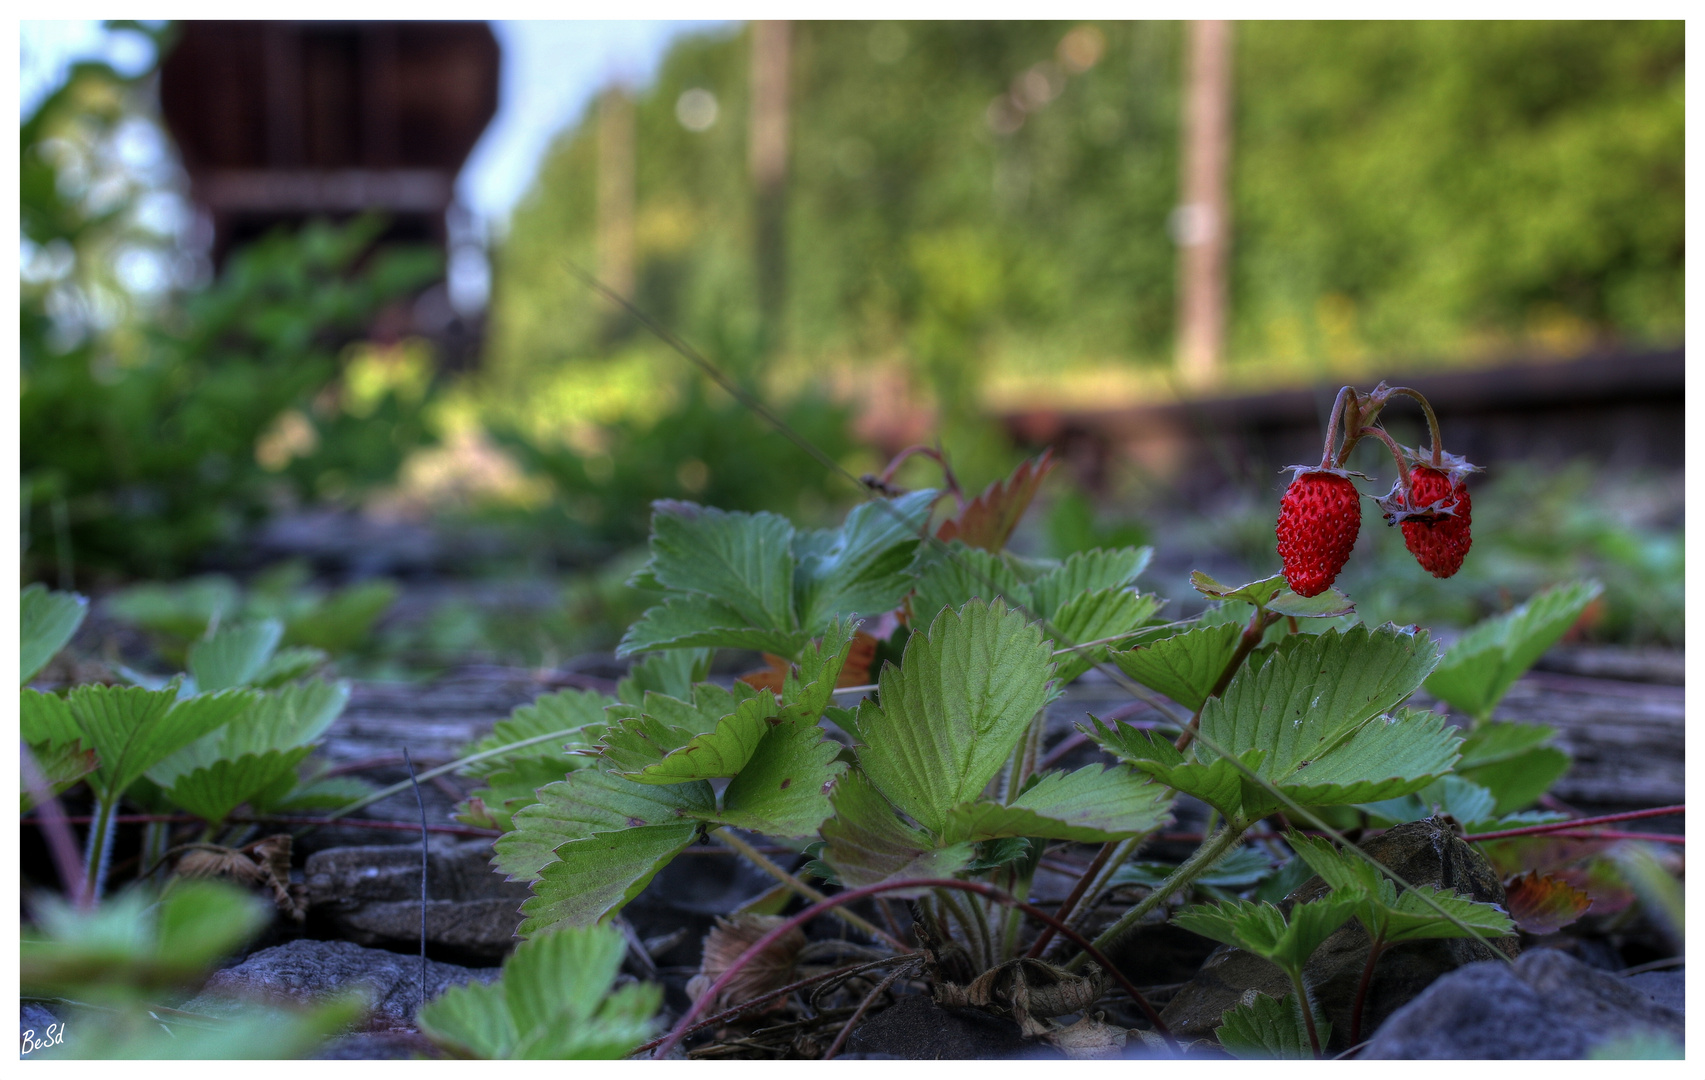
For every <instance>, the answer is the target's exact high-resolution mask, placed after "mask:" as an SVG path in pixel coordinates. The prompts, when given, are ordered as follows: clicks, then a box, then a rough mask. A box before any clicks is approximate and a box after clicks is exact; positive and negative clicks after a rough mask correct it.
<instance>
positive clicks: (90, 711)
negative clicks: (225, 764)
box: [67, 685, 257, 801]
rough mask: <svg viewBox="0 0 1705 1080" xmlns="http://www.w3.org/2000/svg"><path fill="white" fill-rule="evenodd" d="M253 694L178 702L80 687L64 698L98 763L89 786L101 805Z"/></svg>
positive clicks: (160, 695)
mask: <svg viewBox="0 0 1705 1080" xmlns="http://www.w3.org/2000/svg"><path fill="white" fill-rule="evenodd" d="M256 696H257V695H256V693H255V691H252V690H222V691H220V692H219V693H216V694H200V695H197V696H195V697H191V698H185V699H184V700H182V701H179V700H178V691H177V687H176V686H175V685H173V686H168V687H167V688H166V689H164V690H143V689H141V688H139V687H129V686H92V685H91V686H79V687H76V688H75V689H73V690H72V691H71V692H70V694H68V695H67V701H68V703H69V704H70V706H71V714H72V716H73V717H75V718H76V720H77V724H78V726H79V727H81V728H82V729H83V731H84V733H85V734H86V735H87V736H88V739H89V741H90V742H91V743H93V745H94V749H95V753H96V754H97V755H98V756H99V758H100V761H101V766H100V768H99V769H98V770H97V771H96V772H95V773H94V774H93V775H92V776H91V778H90V786H91V787H93V788H94V789H95V791H96V794H97V796H98V797H99V798H100V799H101V800H102V801H110V800H112V799H115V798H117V797H118V796H119V795H121V794H123V793H124V791H125V789H126V788H128V787H129V786H130V785H131V784H132V783H134V782H135V781H136V780H137V779H138V778H139V777H141V776H142V774H143V773H145V772H147V771H148V770H149V769H151V768H153V767H154V766H155V765H157V764H158V763H159V762H161V761H162V760H164V759H165V758H167V757H169V756H170V755H171V754H173V753H174V752H176V751H178V750H180V749H182V748H183V747H185V746H187V745H189V744H190V743H192V742H194V741H195V740H197V739H199V738H201V737H202V736H203V735H206V734H207V733H208V732H210V731H213V730H215V729H216V728H219V727H220V726H222V725H224V724H227V723H229V722H230V721H231V720H232V719H234V718H235V717H237V716H238V715H240V714H241V713H242V712H243V710H245V709H247V708H248V707H250V706H251V705H252V704H253V703H254V700H255V697H256Z"/></svg>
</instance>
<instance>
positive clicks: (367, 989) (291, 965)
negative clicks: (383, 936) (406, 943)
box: [183, 940, 499, 1031]
mask: <svg viewBox="0 0 1705 1080" xmlns="http://www.w3.org/2000/svg"><path fill="white" fill-rule="evenodd" d="M498 973H499V972H498V969H497V968H465V967H457V966H456V965H454V964H441V963H439V962H438V961H436V960H428V961H427V962H426V998H427V1000H429V1001H430V1000H431V999H433V998H435V997H437V996H438V995H440V994H442V993H443V992H444V991H445V990H448V989H449V988H450V987H452V986H461V985H462V984H463V983H467V982H473V981H478V982H491V981H492V980H494V979H496V978H497V976H498ZM420 981H421V971H420V957H419V956H408V955H404V954H402V953H394V952H386V951H384V950H383V949H366V948H362V947H361V946H360V945H355V944H352V943H350V942H347V941H309V940H300V941H292V942H290V943H289V944H287V945H279V946H277V947H275V948H271V949H262V950H261V951H260V952H257V953H254V954H253V955H251V956H250V957H249V958H248V959H246V960H244V961H243V962H242V963H240V964H238V965H237V966H235V967H229V968H225V969H224V970H222V971H216V972H214V973H213V977H212V978H211V979H209V980H208V981H207V985H205V986H204V987H202V990H201V993H200V994H199V995H198V996H197V997H195V998H194V999H193V1000H191V1001H190V1002H189V1003H187V1004H185V1005H184V1006H183V1009H184V1010H185V1011H186V1012H193V1013H206V1014H208V1015H211V1016H227V1015H231V1014H232V1013H234V1012H236V1011H237V1010H238V1009H240V1008H241V1007H242V1005H244V1004H246V1003H251V1002H260V1003H263V1004H272V1005H298V1006H301V1005H308V1004H312V1003H317V1002H322V1001H325V1000H327V999H328V998H331V997H333V996H335V995H338V994H344V993H349V992H351V991H355V992H358V993H360V995H361V997H362V998H363V1001H364V1004H365V1014H366V1018H365V1020H364V1021H363V1022H362V1024H361V1028H362V1030H367V1031H384V1030H389V1029H394V1028H406V1027H409V1026H410V1025H412V1024H413V1023H414V1013H415V1009H416V1008H417V1007H418V1006H419V1004H420V998H421V993H420Z"/></svg>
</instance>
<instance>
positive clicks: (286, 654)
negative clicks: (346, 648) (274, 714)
mask: <svg viewBox="0 0 1705 1080" xmlns="http://www.w3.org/2000/svg"><path fill="white" fill-rule="evenodd" d="M328 659H330V657H329V656H328V655H327V654H326V651H325V650H324V649H316V648H313V647H311V646H308V645H299V646H296V647H294V648H289V649H279V650H278V651H277V652H275V653H273V654H272V659H270V660H268V661H267V662H266V663H265V664H262V665H261V669H260V670H259V671H257V672H255V674H254V677H253V678H251V679H250V680H249V685H251V686H255V687H258V688H260V689H262V690H267V689H271V688H273V687H277V686H283V685H284V684H285V683H288V682H292V681H294V680H296V679H300V678H302V677H303V676H304V675H307V674H308V673H309V672H311V671H313V670H314V669H315V668H317V667H319V666H320V665H322V664H324V663H325V662H326V661H327V660H328Z"/></svg>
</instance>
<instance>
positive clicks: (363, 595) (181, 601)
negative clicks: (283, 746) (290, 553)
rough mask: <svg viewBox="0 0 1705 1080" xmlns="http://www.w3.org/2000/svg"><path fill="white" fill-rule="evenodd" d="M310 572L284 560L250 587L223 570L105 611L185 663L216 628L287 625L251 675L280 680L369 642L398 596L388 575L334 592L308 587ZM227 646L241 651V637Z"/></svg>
mask: <svg viewBox="0 0 1705 1080" xmlns="http://www.w3.org/2000/svg"><path fill="white" fill-rule="evenodd" d="M306 572H307V568H306V567H304V566H301V565H300V564H295V563H284V564H281V565H280V566H278V567H275V568H274V569H273V570H272V571H269V572H268V573H267V574H266V575H263V576H262V577H260V578H257V579H256V581H255V582H254V584H253V585H252V586H251V587H250V588H249V589H248V590H247V591H244V590H242V589H240V588H239V587H238V586H237V584H236V582H234V581H232V580H231V579H230V578H228V577H225V576H223V575H220V574H209V575H206V576H204V577H198V578H190V579H188V580H185V581H180V582H174V583H172V584H157V583H146V584H141V585H134V586H132V587H130V588H128V589H124V590H121V591H119V592H118V593H116V594H114V595H113V596H112V597H111V598H109V599H108V600H107V601H106V609H107V611H109V612H110V613H111V614H112V615H113V616H115V617H116V618H119V619H122V620H124V621H125V622H128V623H131V624H133V625H135V626H138V627H141V628H142V629H143V630H145V631H147V632H148V634H149V636H150V638H151V640H152V643H153V645H154V647H155V649H156V650H157V651H159V653H160V654H161V655H162V656H164V657H165V658H166V659H168V660H170V661H173V662H179V661H184V660H185V658H186V657H187V656H188V654H189V652H190V651H191V647H192V646H194V645H195V643H196V642H198V641H199V640H200V639H202V638H205V637H207V633H208V630H209V628H210V627H214V626H218V627H225V626H227V625H230V624H233V623H242V624H263V625H264V624H265V623H267V622H278V623H282V625H283V633H282V634H281V635H279V636H278V637H276V638H275V639H273V641H272V644H273V646H278V645H284V646H287V648H284V649H282V650H279V651H277V652H274V651H273V650H272V649H270V648H269V649H266V650H264V651H265V652H266V653H267V659H266V660H265V661H264V662H263V664H262V666H261V667H260V668H259V669H257V670H256V671H254V672H251V673H249V675H248V678H247V679H246V680H244V681H247V682H249V683H251V684H253V685H277V684H278V683H281V682H285V681H288V680H289V679H291V678H295V677H299V673H302V672H305V671H306V670H311V669H312V668H313V667H314V666H316V665H317V664H319V663H321V662H323V661H324V659H325V654H326V653H345V652H349V651H353V650H356V649H358V648H360V647H361V646H362V645H363V644H365V643H367V642H369V641H370V640H371V637H372V632H373V624H374V623H375V622H377V621H378V618H379V616H381V615H383V614H384V613H385V612H386V611H387V610H389V608H390V606H391V604H392V603H393V602H395V600H396V597H397V587H396V585H395V584H393V583H391V582H389V581H369V582H363V583H361V584H358V585H350V586H347V587H345V588H343V589H337V590H332V591H330V592H327V591H325V590H321V589H317V588H313V587H310V586H308V585H307V584H306V583H305V581H304V579H305V577H306ZM249 633H250V634H253V635H256V637H255V639H254V643H253V647H255V648H258V647H259V645H260V643H261V642H262V641H263V640H264V639H265V638H266V637H267V634H266V633H265V632H263V631H261V630H259V629H254V630H251V631H249ZM200 648H202V649H204V650H205V649H206V646H200ZM220 648H222V649H226V648H228V649H235V650H237V651H238V652H241V651H242V650H241V646H239V645H238V644H237V642H236V641H235V640H234V639H233V640H231V641H228V642H227V643H226V644H225V645H222V646H220ZM191 671H192V672H193V671H194V667H193V665H192V666H191ZM233 685H235V684H233Z"/></svg>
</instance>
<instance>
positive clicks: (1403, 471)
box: [1339, 427, 1415, 506]
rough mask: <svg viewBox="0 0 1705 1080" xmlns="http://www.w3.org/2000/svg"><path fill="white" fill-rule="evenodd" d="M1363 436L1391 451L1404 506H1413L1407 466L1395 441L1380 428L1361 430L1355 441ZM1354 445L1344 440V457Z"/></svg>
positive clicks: (1352, 442)
mask: <svg viewBox="0 0 1705 1080" xmlns="http://www.w3.org/2000/svg"><path fill="white" fill-rule="evenodd" d="M1365 436H1372V437H1373V438H1375V439H1378V440H1379V441H1380V442H1382V443H1384V444H1385V446H1386V449H1388V450H1390V451H1391V456H1392V457H1393V458H1395V459H1397V483H1398V484H1399V485H1400V486H1401V487H1402V488H1403V502H1404V505H1406V506H1413V505H1414V503H1415V500H1414V496H1413V493H1412V492H1411V491H1410V489H1409V466H1408V465H1406V464H1404V462H1403V448H1402V447H1401V446H1398V445H1397V440H1396V439H1393V438H1392V437H1391V436H1390V435H1389V434H1387V433H1386V430H1385V429H1384V428H1381V427H1370V428H1364V429H1362V430H1361V431H1359V432H1357V433H1356V441H1360V440H1361V439H1362V438H1363V437H1365ZM1355 445H1356V443H1355V442H1354V441H1351V440H1349V439H1346V440H1345V446H1344V454H1345V456H1346V457H1347V456H1348V455H1349V453H1350V451H1351V450H1352V449H1354V448H1355ZM1339 464H1342V462H1340V463H1339Z"/></svg>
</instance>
